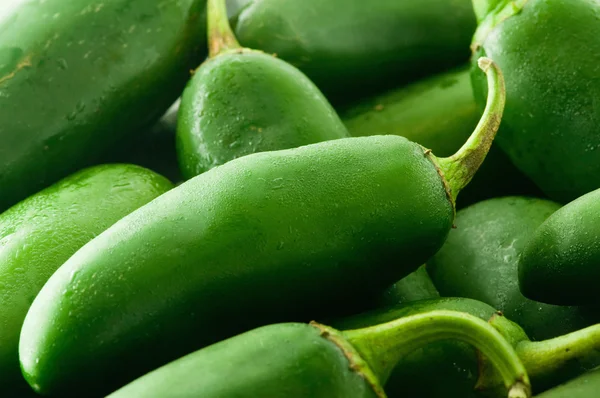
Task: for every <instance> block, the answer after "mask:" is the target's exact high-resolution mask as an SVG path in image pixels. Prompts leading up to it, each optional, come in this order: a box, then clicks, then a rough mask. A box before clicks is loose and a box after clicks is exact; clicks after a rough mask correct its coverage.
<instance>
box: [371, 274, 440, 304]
mask: <svg viewBox="0 0 600 398" xmlns="http://www.w3.org/2000/svg"><path fill="white" fill-rule="evenodd" d="M436 297H440V294H439V292H438V291H437V289H436V287H435V285H434V284H433V282H432V281H431V278H429V275H428V274H427V270H426V269H425V265H422V266H420V267H419V268H418V269H417V270H416V271H415V272H413V273H412V274H409V275H407V276H405V277H404V278H402V279H400V280H399V281H398V282H396V283H394V284H393V285H392V286H390V287H389V288H387V289H386V290H385V291H384V292H383V294H382V295H381V296H379V297H378V298H377V300H376V305H377V306H378V307H385V306H390V305H396V304H400V303H409V302H411V301H417V300H425V299H430V298H436Z"/></svg>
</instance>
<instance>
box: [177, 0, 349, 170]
mask: <svg viewBox="0 0 600 398" xmlns="http://www.w3.org/2000/svg"><path fill="white" fill-rule="evenodd" d="M211 2H212V0H209V3H208V5H209V7H208V25H209V33H208V40H209V43H210V57H209V58H208V59H207V60H206V61H205V62H203V63H202V65H200V67H199V68H198V69H197V70H196V71H195V73H194V76H193V77H192V79H191V80H190V82H189V83H188V85H187V87H186V89H185V91H184V92H183V95H182V98H181V106H180V108H179V119H178V123H177V152H178V158H179V164H180V168H181V170H182V172H183V175H184V176H185V177H186V178H188V179H189V178H192V177H195V176H197V175H198V174H201V173H203V172H205V171H207V170H210V169H211V168H213V167H216V166H219V165H221V164H223V163H226V162H228V161H230V160H232V159H235V158H238V157H240V156H245V155H248V154H251V153H255V152H262V151H273V150H279V149H288V148H295V147H299V146H302V145H307V144H314V143H316V142H321V141H327V140H332V139H337V138H346V137H348V136H349V134H348V131H347V130H346V128H345V127H344V124H343V123H342V121H341V120H340V118H339V116H338V115H337V113H336V112H335V110H334V109H333V107H332V106H331V104H330V103H329V102H328V101H327V99H326V98H325V97H324V96H323V94H322V93H321V92H320V91H319V89H318V88H317V87H316V86H315V85H314V83H313V82H311V81H310V80H309V79H308V77H306V75H304V74H303V73H302V72H300V71H299V70H298V69H297V68H295V67H293V66H292V65H290V64H289V63H287V62H285V61H282V60H280V59H278V58H276V57H274V56H272V55H270V54H266V53H263V52H261V51H255V50H251V49H248V48H242V47H240V45H239V44H238V43H237V41H236V39H235V37H234V36H233V33H232V32H231V29H230V27H229V22H228V20H227V13H226V9H225V4H224V2H223V1H220V2H219V1H217V3H218V4H216V5H215V6H214V7H213V6H211Z"/></svg>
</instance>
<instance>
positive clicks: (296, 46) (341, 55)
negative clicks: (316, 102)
mask: <svg viewBox="0 0 600 398" xmlns="http://www.w3.org/2000/svg"><path fill="white" fill-rule="evenodd" d="M475 24H476V23H475V16H474V13H473V9H472V5H471V1H470V0H421V1H413V0H378V1H362V0H328V1H322V0H253V1H248V2H246V4H245V5H244V6H243V7H242V8H241V10H240V12H239V13H238V15H237V16H236V17H235V18H234V31H235V34H236V36H237V38H238V39H239V41H240V43H241V44H242V45H244V46H246V47H250V48H256V49H260V50H263V51H266V52H269V53H275V54H277V56H278V57H279V58H281V59H283V60H285V61H287V62H290V63H291V64H292V65H294V66H296V67H298V68H299V69H300V70H302V71H303V72H304V73H306V74H307V75H308V77H309V78H310V79H311V80H312V81H314V82H315V83H316V85H317V86H318V87H319V88H320V89H321V90H323V92H324V93H325V94H326V95H327V96H328V98H330V99H331V100H335V101H334V102H338V103H339V102H343V101H348V100H349V99H351V98H360V97H361V96H363V95H364V94H365V93H374V92H377V91H379V90H381V89H387V88H390V87H394V86H395V85H396V84H397V83H399V82H408V81H410V80H412V79H414V78H415V77H418V76H424V75H426V74H428V73H432V72H435V71H440V70H444V69H447V68H448V67H452V66H455V65H457V64H460V63H461V62H465V61H467V59H468V56H469V42H470V40H471V37H472V36H473V32H474V31H475Z"/></svg>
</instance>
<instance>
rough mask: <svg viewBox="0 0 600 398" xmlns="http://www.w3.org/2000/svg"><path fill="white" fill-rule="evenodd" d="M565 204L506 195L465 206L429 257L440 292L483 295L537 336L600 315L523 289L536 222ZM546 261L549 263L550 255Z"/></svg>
mask: <svg viewBox="0 0 600 398" xmlns="http://www.w3.org/2000/svg"><path fill="white" fill-rule="evenodd" d="M559 209H560V205H559V204H557V203H555V202H551V201H549V200H543V199H535V198H527V197H504V198H495V199H490V200H486V201H484V202H480V203H477V204H474V205H472V206H469V207H468V208H466V209H463V210H460V211H459V212H458V213H457V215H456V220H455V222H454V224H455V225H456V229H453V230H452V231H450V233H449V234H448V239H447V240H446V242H445V243H444V246H442V248H441V249H440V251H438V252H437V253H436V255H435V256H433V257H432V258H431V259H430V260H428V261H427V270H428V272H429V274H430V276H431V279H432V280H433V282H434V284H435V286H436V287H437V288H438V290H439V292H440V294H441V295H442V296H450V297H469V298H472V299H476V300H481V301H483V302H485V303H487V304H489V305H491V306H493V307H494V308H496V309H498V310H500V311H502V313H503V314H504V315H506V316H507V317H508V318H510V319H511V320H513V321H515V322H517V323H518V324H519V325H520V326H522V327H523V329H525V331H526V332H527V334H528V335H529V336H530V337H531V338H533V339H534V340H540V339H547V338H551V337H556V336H559V335H562V334H565V333H568V332H572V331H574V330H577V329H581V328H582V327H585V326H589V325H591V324H594V323H597V322H598V321H600V314H598V311H597V310H593V309H590V308H582V307H562V306H555V305H548V304H543V303H540V302H537V301H532V300H529V299H527V298H525V297H524V296H523V294H521V291H520V290H519V278H518V267H519V258H520V256H521V253H523V249H524V248H525V247H527V245H528V242H529V241H530V239H532V237H533V236H535V235H536V232H535V231H536V228H538V227H539V226H540V225H544V224H542V223H544V221H545V220H546V219H551V218H553V217H554V216H553V213H554V212H556V211H557V210H558V211H559V212H560V211H561V210H559ZM597 218H598V217H597ZM576 219H577V218H575V219H574V220H576ZM575 223H577V221H573V224H575ZM558 250H560V249H558ZM551 255H552V256H553V254H551ZM541 263H543V264H546V263H547V262H546V259H544V260H543V261H541ZM536 283H538V281H536ZM591 303H593V301H591V302H588V304H591Z"/></svg>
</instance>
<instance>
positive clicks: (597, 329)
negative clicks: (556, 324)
mask: <svg viewBox="0 0 600 398" xmlns="http://www.w3.org/2000/svg"><path fill="white" fill-rule="evenodd" d="M516 349H517V352H518V353H519V357H520V358H521V360H522V361H523V363H524V364H525V365H526V366H525V367H526V368H527V370H528V371H529V373H530V374H531V377H532V378H537V377H544V378H553V377H554V375H558V374H559V373H561V372H563V371H564V370H563V368H564V367H565V366H569V365H571V364H572V363H573V362H575V361H577V362H581V363H586V362H587V363H597V358H598V351H600V325H592V326H589V327H587V328H585V329H581V330H578V331H575V332H572V333H569V334H565V335H564V336H559V337H555V338H553V339H549V340H544V341H523V342H521V343H519V344H518V345H517V347H516ZM590 358H591V359H592V360H591V361H590V360H589V359H590Z"/></svg>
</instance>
